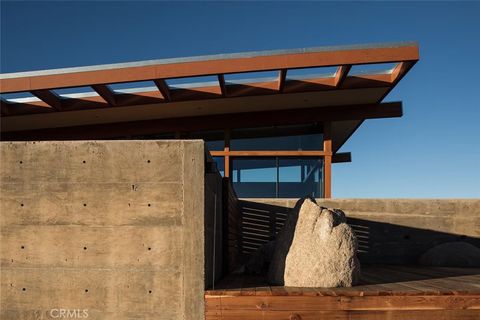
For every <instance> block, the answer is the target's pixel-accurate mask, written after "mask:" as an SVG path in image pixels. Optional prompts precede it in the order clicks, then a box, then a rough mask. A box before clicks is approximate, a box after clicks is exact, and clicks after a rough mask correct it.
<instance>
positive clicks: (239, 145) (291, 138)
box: [230, 130, 323, 151]
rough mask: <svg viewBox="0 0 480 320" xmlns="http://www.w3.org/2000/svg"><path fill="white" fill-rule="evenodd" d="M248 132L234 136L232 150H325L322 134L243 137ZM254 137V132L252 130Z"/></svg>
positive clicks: (231, 144)
mask: <svg viewBox="0 0 480 320" xmlns="http://www.w3.org/2000/svg"><path fill="white" fill-rule="evenodd" d="M245 133H246V131H245V130H244V131H243V132H239V133H238V134H237V137H235V133H234V134H233V139H232V140H231V142H230V150H239V151H248V150H295V151H300V150H323V135H322V134H321V133H308V134H301V135H285V136H276V137H275V136H270V137H268V136H263V137H262V136H261V135H260V132H259V135H258V136H256V137H255V136H254V137H242V135H245ZM252 134H253V135H254V131H253V130H252Z"/></svg>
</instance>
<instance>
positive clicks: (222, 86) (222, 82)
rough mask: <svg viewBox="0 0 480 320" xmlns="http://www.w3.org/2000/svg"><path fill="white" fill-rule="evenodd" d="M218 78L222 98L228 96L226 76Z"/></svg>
mask: <svg viewBox="0 0 480 320" xmlns="http://www.w3.org/2000/svg"><path fill="white" fill-rule="evenodd" d="M217 77H218V85H219V86H220V91H221V92H222V96H223V97H226V96H227V85H226V83H225V76H224V75H223V74H219V75H217Z"/></svg>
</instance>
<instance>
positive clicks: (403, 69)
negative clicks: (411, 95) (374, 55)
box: [390, 61, 416, 85]
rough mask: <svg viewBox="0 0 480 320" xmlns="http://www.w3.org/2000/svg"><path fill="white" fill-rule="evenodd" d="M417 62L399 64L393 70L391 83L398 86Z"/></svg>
mask: <svg viewBox="0 0 480 320" xmlns="http://www.w3.org/2000/svg"><path fill="white" fill-rule="evenodd" d="M415 62H416V61H403V62H400V63H398V64H397V65H396V66H395V68H393V70H392V73H391V80H390V81H391V82H392V84H393V85H395V84H397V83H398V82H399V81H400V80H401V79H402V78H403V77H404V76H405V75H406V74H407V72H408V71H409V70H410V69H411V68H412V67H413V65H414V64H415Z"/></svg>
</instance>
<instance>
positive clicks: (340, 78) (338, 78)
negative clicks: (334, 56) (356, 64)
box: [335, 65, 352, 88]
mask: <svg viewBox="0 0 480 320" xmlns="http://www.w3.org/2000/svg"><path fill="white" fill-rule="evenodd" d="M351 68H352V66H351V65H344V66H340V67H338V69H337V72H336V73H335V87H337V88H338V87H341V86H342V85H343V82H344V81H345V79H346V78H347V76H348V73H349V72H350V69H351Z"/></svg>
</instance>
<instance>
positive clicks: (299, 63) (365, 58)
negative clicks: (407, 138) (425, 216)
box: [0, 43, 418, 198]
mask: <svg viewBox="0 0 480 320" xmlns="http://www.w3.org/2000/svg"><path fill="white" fill-rule="evenodd" d="M417 60H418V47H417V45H416V44H415V43H393V44H381V45H365V46H342V47H321V48H311V49H298V50H280V51H267V52H252V53H239V54H224V55H213V56H201V57H192V58H177V59H163V60H153V61H142V62H134V63H121V64H111V65H100V66H91V67H80V68H66V69H55V70H44V71H32V72H19V73H11V74H3V75H1V79H0V81H1V88H2V89H1V92H2V94H6V93H7V94H8V93H18V92H26V93H28V94H29V95H30V97H23V98H17V99H8V100H6V99H4V100H2V109H1V110H2V115H3V116H2V126H1V131H2V137H3V139H4V140H66V139H67V140H70V139H74V140H86V139H95V140H98V139H173V138H176V139H203V140H205V141H207V146H208V149H209V150H210V152H211V155H212V156H213V157H214V159H215V160H216V162H217V165H218V168H219V170H220V171H221V172H222V175H223V176H225V177H228V178H230V179H231V181H232V182H233V184H234V187H235V190H236V191H237V194H238V195H239V196H241V197H263V198H292V197H301V196H305V195H310V196H313V197H317V198H321V197H325V198H329V197H330V196H331V164H332V163H336V162H346V161H350V158H351V157H350V154H349V153H340V152H338V150H339V149H340V148H341V146H342V145H343V144H344V143H345V142H346V141H347V139H348V138H349V137H350V136H351V135H352V134H353V133H354V132H355V130H357V129H358V128H359V126H360V125H361V124H362V123H363V122H364V121H365V120H366V119H372V118H387V117H400V116H401V115H402V104H401V102H393V103H382V100H383V99H384V98H385V96H387V95H388V93H389V92H390V91H391V90H392V89H393V88H394V87H395V85H396V84H397V83H398V82H399V81H400V80H401V79H402V77H403V76H404V75H405V74H406V73H407V72H408V71H409V70H410V68H411V67H412V66H413V65H414V64H415V63H416V62H417ZM65 88H67V89H65ZM68 88H69V89H68ZM72 88H73V89H72ZM72 92H75V93H72Z"/></svg>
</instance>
